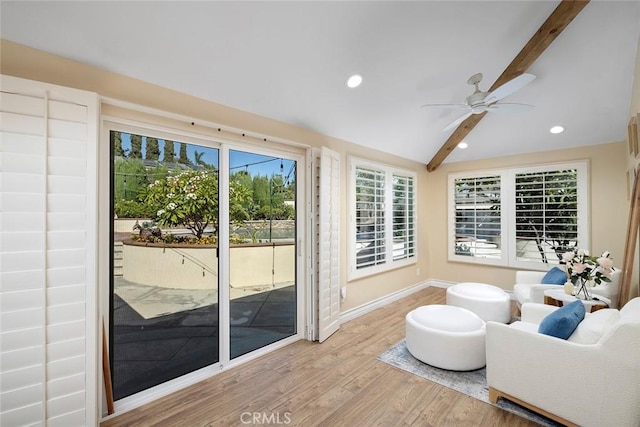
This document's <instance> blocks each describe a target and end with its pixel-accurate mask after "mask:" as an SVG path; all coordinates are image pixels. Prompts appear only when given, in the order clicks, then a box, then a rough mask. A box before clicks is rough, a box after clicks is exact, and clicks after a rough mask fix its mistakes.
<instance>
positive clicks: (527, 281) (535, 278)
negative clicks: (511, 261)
mask: <svg viewBox="0 0 640 427" xmlns="http://www.w3.org/2000/svg"><path fill="white" fill-rule="evenodd" d="M545 274H547V272H546V271H528V270H518V271H516V283H518V284H524V285H532V284H536V283H540V282H541V281H542V278H543V277H544V275H545Z"/></svg>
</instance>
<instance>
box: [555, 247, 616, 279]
mask: <svg viewBox="0 0 640 427" xmlns="http://www.w3.org/2000/svg"><path fill="white" fill-rule="evenodd" d="M609 256H610V253H609V252H608V251H606V252H603V253H602V255H601V256H600V257H598V258H596V257H594V256H590V255H589V252H588V251H585V250H584V249H579V250H577V251H575V252H565V253H564V254H563V255H562V259H563V260H564V262H565V263H566V266H567V273H568V275H569V279H570V280H571V283H573V284H574V285H575V284H577V283H578V282H579V281H580V282H581V283H580V284H584V283H586V282H590V281H592V282H593V283H594V284H595V285H599V284H601V283H602V282H611V279H610V277H609V276H611V273H612V272H613V270H614V269H613V260H612V259H611V258H610V257H609Z"/></svg>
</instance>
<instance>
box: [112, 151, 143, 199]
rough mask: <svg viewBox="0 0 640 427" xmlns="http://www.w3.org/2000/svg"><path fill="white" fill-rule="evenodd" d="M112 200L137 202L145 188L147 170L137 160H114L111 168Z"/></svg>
mask: <svg viewBox="0 0 640 427" xmlns="http://www.w3.org/2000/svg"><path fill="white" fill-rule="evenodd" d="M113 175H114V177H113V181H114V194H113V198H114V200H116V201H118V200H138V196H139V195H140V194H141V192H142V190H144V188H145V187H146V186H147V169H146V168H145V167H144V164H143V163H142V161H141V160H139V159H116V161H115V163H114V166H113Z"/></svg>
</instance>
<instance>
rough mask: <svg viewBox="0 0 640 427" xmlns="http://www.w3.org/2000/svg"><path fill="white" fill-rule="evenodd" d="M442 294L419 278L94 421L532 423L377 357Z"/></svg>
mask: <svg viewBox="0 0 640 427" xmlns="http://www.w3.org/2000/svg"><path fill="white" fill-rule="evenodd" d="M444 302H445V290H444V289H440V288H427V289H425V290H422V291H420V292H418V293H415V294H413V295H411V296H409V297H406V298H403V299H401V300H399V301H396V302H394V303H392V304H389V305H387V306H385V307H383V308H380V309H378V310H375V311H374V312H371V313H368V314H366V315H364V316H361V317H359V318H357V319H355V320H352V321H350V322H348V323H345V324H343V325H341V327H340V330H339V331H338V332H337V333H336V334H335V335H333V336H332V337H331V338H329V339H328V340H327V341H325V342H324V343H323V344H318V343H311V342H307V341H299V342H296V343H294V344H292V345H289V346H287V347H285V348H283V349H280V350H277V351H276V352H274V353H271V354H269V355H266V356H264V357H261V358H259V359H256V360H254V361H251V362H249V363H247V364H245V365H242V366H240V367H237V368H234V369H231V370H229V371H227V372H224V373H221V374H219V375H217V376H215V377H212V378H210V379H208V380H205V381H202V382H200V383H198V384H195V385H193V386H191V387H189V388H186V389H183V390H180V391H178V392H176V393H173V394H172V395H169V396H166V397H164V398H161V399H158V400H156V401H154V402H152V403H150V404H147V405H145V406H143V407H141V408H138V409H135V410H132V411H129V412H126V413H124V414H122V415H120V416H118V417H115V418H112V419H110V420H108V421H105V422H103V423H102V424H101V426H102V427H114V426H136V427H138V426H160V425H161V426H184V427H195V426H242V425H295V426H394V427H395V426H535V425H536V424H535V423H532V422H530V421H528V420H525V419H522V418H520V417H518V416H516V415H513V414H511V413H509V412H506V411H503V410H502V409H499V408H496V407H494V406H492V405H490V404H487V403H484V402H481V401H479V400H477V399H474V398H472V397H469V396H466V395H464V394H461V393H458V392H456V391H453V390H451V389H449V388H447V387H443V386H440V385H438V384H435V383H433V382H431V381H427V380H425V379H423V378H420V377H418V376H416V375H412V374H409V373H406V372H403V371H401V370H398V369H395V368H393V367H392V366H390V365H388V364H386V363H383V362H380V361H378V360H376V356H377V355H378V354H380V353H382V352H383V351H385V350H386V349H388V348H389V347H391V346H392V345H394V344H396V343H397V342H398V341H400V340H401V339H403V338H404V316H405V315H406V313H408V312H409V311H411V310H412V309H414V308H416V307H418V306H421V305H426V304H444ZM254 417H255V418H254Z"/></svg>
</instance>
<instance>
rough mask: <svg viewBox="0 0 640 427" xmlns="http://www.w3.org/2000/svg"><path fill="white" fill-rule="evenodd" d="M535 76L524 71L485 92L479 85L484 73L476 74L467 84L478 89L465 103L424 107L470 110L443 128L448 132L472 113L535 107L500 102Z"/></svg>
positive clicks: (511, 110)
mask: <svg viewBox="0 0 640 427" xmlns="http://www.w3.org/2000/svg"><path fill="white" fill-rule="evenodd" d="M535 78H536V76H534V75H533V74H528V73H524V74H521V75H519V76H518V77H516V78H514V79H512V80H509V81H508V82H506V83H505V84H503V85H502V86H500V87H498V88H497V89H495V90H494V91H492V92H483V91H481V90H480V88H479V87H478V85H479V84H480V82H481V81H482V73H478V74H474V75H473V76H471V77H469V80H467V84H470V85H472V86H475V88H476V90H475V91H474V92H473V93H472V94H471V95H469V96H467V98H466V99H465V100H464V104H425V105H423V106H422V107H435V108H447V109H466V110H468V112H467V113H466V114H465V115H464V116H462V117H459V118H457V119H456V120H454V121H453V122H451V123H450V124H449V125H448V126H447V127H445V128H444V129H442V131H443V132H446V131H448V130H450V129H453V128H454V127H456V126H458V125H459V124H460V123H462V122H463V121H465V120H466V119H467V117H469V116H471V115H472V114H482V113H484V112H485V111H500V112H517V111H521V110H524V109H528V108H531V107H533V105H528V104H518V103H504V102H500V103H499V102H498V101H500V100H501V99H503V98H505V97H507V96H509V95H511V94H512V93H514V92H516V91H518V90H520V89H522V88H523V87H524V86H525V85H527V84H528V83H530V82H531V81H532V80H533V79H535Z"/></svg>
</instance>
